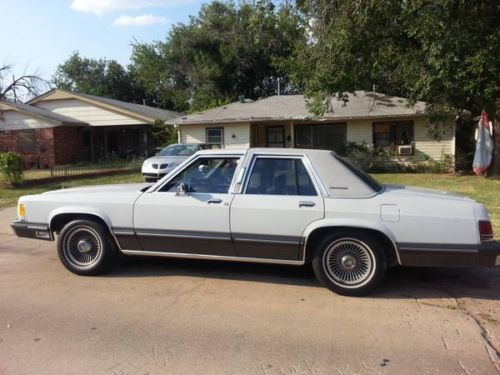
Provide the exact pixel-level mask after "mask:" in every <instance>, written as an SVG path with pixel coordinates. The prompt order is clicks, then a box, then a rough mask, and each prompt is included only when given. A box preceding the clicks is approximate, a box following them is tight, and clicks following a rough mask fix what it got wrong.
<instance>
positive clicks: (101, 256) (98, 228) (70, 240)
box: [57, 220, 117, 276]
mask: <svg viewBox="0 0 500 375" xmlns="http://www.w3.org/2000/svg"><path fill="white" fill-rule="evenodd" d="M116 252H117V251H116V245H115V243H114V242H113V240H112V238H111V236H110V234H109V231H108V229H107V228H106V227H105V226H103V225H102V224H100V223H98V222H95V221H90V220H74V221H71V222H69V223H68V224H66V225H65V226H64V228H63V229H62V231H61V233H60V234H59V238H58V239H57V254H58V256H59V259H60V260H61V262H62V264H63V265H64V267H66V268H67V269H68V270H69V271H71V272H73V273H75V274H77V275H83V276H90V275H97V274H100V273H103V272H105V271H106V270H107V269H108V267H109V266H110V264H111V262H112V260H113V258H114V256H115V254H116Z"/></svg>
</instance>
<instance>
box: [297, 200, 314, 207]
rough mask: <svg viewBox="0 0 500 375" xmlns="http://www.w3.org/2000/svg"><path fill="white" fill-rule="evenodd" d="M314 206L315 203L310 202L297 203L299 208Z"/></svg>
mask: <svg viewBox="0 0 500 375" xmlns="http://www.w3.org/2000/svg"><path fill="white" fill-rule="evenodd" d="M314 206H316V203H314V202H310V201H300V202H299V207H314Z"/></svg>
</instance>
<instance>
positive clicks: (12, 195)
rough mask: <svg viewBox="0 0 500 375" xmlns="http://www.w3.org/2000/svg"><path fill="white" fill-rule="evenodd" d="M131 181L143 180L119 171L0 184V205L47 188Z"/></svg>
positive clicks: (7, 204)
mask: <svg viewBox="0 0 500 375" xmlns="http://www.w3.org/2000/svg"><path fill="white" fill-rule="evenodd" d="M131 182H144V180H143V179H142V176H141V174H140V173H138V172H130V173H120V174H116V175H112V176H101V177H82V178H73V179H72V180H70V181H65V182H56V183H49V184H41V185H38V186H27V187H21V188H17V189H12V188H6V187H4V186H0V207H7V206H13V205H16V204H17V199H18V198H19V197H20V196H21V195H29V194H38V193H43V192H44V191H48V190H56V189H61V188H62V187H64V188H69V187H75V186H85V185H104V184H125V183H131Z"/></svg>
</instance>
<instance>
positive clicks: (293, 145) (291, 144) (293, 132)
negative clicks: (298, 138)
mask: <svg viewBox="0 0 500 375" xmlns="http://www.w3.org/2000/svg"><path fill="white" fill-rule="evenodd" d="M290 138H291V141H290V148H295V124H294V122H293V121H291V122H290Z"/></svg>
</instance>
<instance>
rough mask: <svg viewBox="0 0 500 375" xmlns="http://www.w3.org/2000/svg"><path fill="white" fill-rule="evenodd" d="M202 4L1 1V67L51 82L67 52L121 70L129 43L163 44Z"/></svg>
mask: <svg viewBox="0 0 500 375" xmlns="http://www.w3.org/2000/svg"><path fill="white" fill-rule="evenodd" d="M204 2H206V0H0V20H1V21H0V65H4V64H9V65H12V66H13V71H14V74H15V75H16V76H18V75H20V74H22V73H23V72H25V71H26V72H27V73H32V72H34V71H37V72H38V74H39V75H41V76H42V77H44V78H46V79H50V78H51V77H52V75H53V74H54V72H55V69H56V68H57V65H58V64H60V63H62V62H64V61H65V60H66V59H67V58H68V57H69V56H70V54H71V53H73V52H74V51H79V52H80V54H81V55H82V56H85V57H93V58H107V59H114V60H117V61H118V62H120V63H121V64H124V65H126V64H127V63H128V61H129V58H130V53H131V50H132V49H131V46H130V44H131V42H132V41H133V40H134V39H135V40H138V41H140V42H151V41H155V40H164V39H165V37H166V36H167V34H168V31H169V30H170V28H171V26H172V25H174V24H176V23H179V22H186V21H188V20H189V16H190V15H196V14H197V13H198V11H199V9H200V7H201V5H202V3H204Z"/></svg>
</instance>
